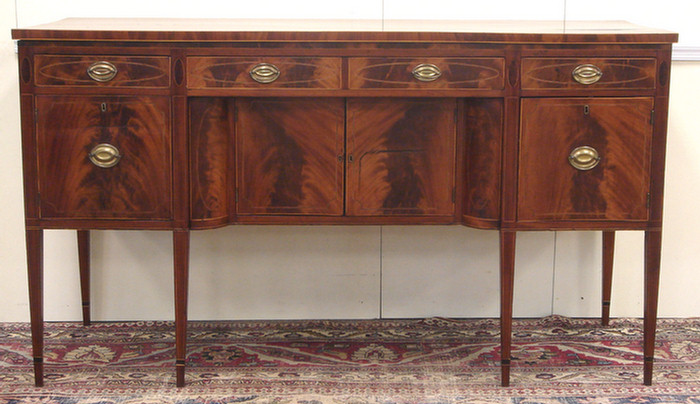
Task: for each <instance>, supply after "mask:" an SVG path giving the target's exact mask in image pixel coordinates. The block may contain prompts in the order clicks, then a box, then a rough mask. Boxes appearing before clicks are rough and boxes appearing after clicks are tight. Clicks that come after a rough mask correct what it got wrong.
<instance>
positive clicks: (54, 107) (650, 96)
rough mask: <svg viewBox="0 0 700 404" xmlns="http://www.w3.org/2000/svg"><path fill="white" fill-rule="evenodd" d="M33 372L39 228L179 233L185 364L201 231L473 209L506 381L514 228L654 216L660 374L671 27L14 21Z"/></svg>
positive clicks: (608, 238) (470, 218)
mask: <svg viewBox="0 0 700 404" xmlns="http://www.w3.org/2000/svg"><path fill="white" fill-rule="evenodd" d="M12 36H13V38H14V39H17V40H18V41H19V42H18V44H19V81H20V92H21V94H20V97H21V114H22V145H23V151H22V155H23V169H24V196H25V198H24V200H25V215H26V241H27V261H28V274H29V293H30V311H31V325H32V327H31V328H32V343H33V355H34V372H35V382H36V385H37V386H40V385H42V383H43V356H42V353H43V300H42V293H43V268H42V250H43V243H42V240H43V231H44V230H45V229H75V230H77V234H78V247H79V248H78V250H79V267H80V274H81V284H82V285H81V291H82V299H83V313H84V314H83V315H84V322H85V324H89V323H90V306H89V295H90V292H89V267H90V265H89V261H90V259H89V231H90V230H92V229H150V230H168V231H172V232H173V245H174V279H175V329H176V336H175V344H176V362H175V365H176V384H177V386H183V385H184V383H185V358H186V329H187V283H188V259H189V255H188V254H189V237H190V233H189V232H190V230H194V229H208V228H214V227H220V226H224V225H229V224H246V223H255V224H262V223H266V224H277V225H284V224H315V225H321V224H324V225H325V224H367V225H381V224H406V225H408V224H462V225H466V226H472V227H477V228H482V229H493V230H496V231H499V232H500V296H501V298H500V299H501V316H500V317H501V383H502V384H503V385H504V386H507V385H508V384H509V375H510V364H511V356H510V347H511V322H512V305H513V272H514V257H515V240H516V232H518V231H525V230H602V234H603V263H602V264H603V288H602V289H603V299H602V300H603V304H602V310H603V315H602V317H603V323H604V324H607V322H608V319H609V305H610V287H611V278H612V261H613V248H614V236H615V231H616V230H640V231H644V232H645V242H644V251H645V252H644V254H645V264H644V279H645V287H644V288H645V290H644V292H645V294H644V296H645V301H644V383H645V384H647V385H648V384H651V381H652V366H653V357H654V338H655V328H656V313H657V300H658V283H659V282H658V281H659V264H660V253H661V251H660V250H661V220H662V204H663V183H664V160H665V144H666V126H667V115H668V92H669V73H670V63H671V46H672V43H673V42H676V41H677V38H678V36H677V34H675V33H670V32H665V31H659V30H651V29H646V28H642V27H638V26H635V25H632V24H629V23H625V22H579V23H574V22H567V23H566V25H564V24H563V23H562V22H512V21H508V22H506V21H503V22H497V21H488V22H464V21H439V22H436V21H433V22H430V21H423V22H418V21H320V20H308V21H285V20H278V21H275V20H270V21H256V20H186V19H185V20H159V19H153V20H119V19H67V20H62V21H59V22H56V23H52V24H48V25H43V26H37V27H33V28H28V29H15V30H13V32H12Z"/></svg>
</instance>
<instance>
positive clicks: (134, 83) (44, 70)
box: [34, 55, 170, 87]
mask: <svg viewBox="0 0 700 404" xmlns="http://www.w3.org/2000/svg"><path fill="white" fill-rule="evenodd" d="M34 63H35V65H36V74H35V83H36V85H37V86H108V87H168V86H170V58H169V57H167V56H106V55H95V56H65V55H36V56H35V57H34Z"/></svg>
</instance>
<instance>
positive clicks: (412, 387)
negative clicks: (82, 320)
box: [0, 316, 700, 404]
mask: <svg viewBox="0 0 700 404" xmlns="http://www.w3.org/2000/svg"><path fill="white" fill-rule="evenodd" d="M173 329H174V328H173V324H172V323H171V322H133V323H97V324H94V325H92V326H89V327H83V326H82V325H81V324H78V323H48V324H47V325H46V330H45V340H46V349H45V354H44V356H45V361H46V365H45V366H46V370H45V387H43V388H35V387H33V375H32V359H31V342H30V331H29V325H28V324H26V323H2V324H0V404H19V403H43V404H136V403H168V404H229V403H250V404H274V403H278V404H331V403H333V404H335V403H348V404H628V403H629V404H632V403H637V404H640V403H642V404H646V403H648V404H664V403H684V404H700V319H662V320H659V322H658V332H657V348H656V364H655V372H654V385H653V386H650V387H648V386H643V385H642V375H641V372H642V347H641V341H642V323H641V320H637V319H617V320H612V321H611V325H610V326H607V327H603V326H601V325H599V320H595V319H570V318H565V317H560V316H552V317H547V318H544V319H536V320H515V322H514V325H513V368H512V374H511V384H512V387H508V388H503V387H500V385H499V377H500V370H499V325H498V320H494V319H487V320H452V319H444V318H430V319H417V320H367V321H365V320H362V321H336V320H332V321H231V322H191V323H190V325H189V328H188V339H189V340H188V357H187V367H188V368H187V387H184V388H181V389H178V388H176V387H175V380H174V379H175V377H174V376H175V372H174V331H173Z"/></svg>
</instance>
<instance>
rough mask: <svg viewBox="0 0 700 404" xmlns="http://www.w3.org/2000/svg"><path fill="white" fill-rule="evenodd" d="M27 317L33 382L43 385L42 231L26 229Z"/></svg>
mask: <svg viewBox="0 0 700 404" xmlns="http://www.w3.org/2000/svg"><path fill="white" fill-rule="evenodd" d="M26 241H27V242H26V246H27V280H28V283H29V317H30V320H31V328H32V358H33V360H34V384H35V386H37V387H41V386H43V385H44V232H43V230H41V229H29V228H28V229H26Z"/></svg>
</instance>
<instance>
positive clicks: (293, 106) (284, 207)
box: [236, 98, 345, 216]
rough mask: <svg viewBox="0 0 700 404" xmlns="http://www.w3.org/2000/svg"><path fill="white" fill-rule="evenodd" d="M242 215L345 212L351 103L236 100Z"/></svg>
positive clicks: (331, 213) (238, 208)
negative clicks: (347, 107)
mask: <svg viewBox="0 0 700 404" xmlns="http://www.w3.org/2000/svg"><path fill="white" fill-rule="evenodd" d="M236 115H237V119H236V146H237V147H236V157H237V158H236V160H237V167H238V170H237V195H238V204H237V206H238V207H237V211H238V214H239V215H266V214H267V215H279V214H291V215H326V216H328V215H330V216H339V215H342V214H343V151H344V146H345V137H344V129H345V128H344V126H345V125H344V123H345V103H344V100H343V99H339V98H338V99H335V98H299V99H295V98H241V99H237V100H236Z"/></svg>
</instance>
